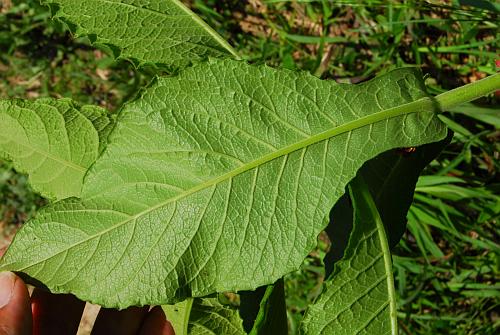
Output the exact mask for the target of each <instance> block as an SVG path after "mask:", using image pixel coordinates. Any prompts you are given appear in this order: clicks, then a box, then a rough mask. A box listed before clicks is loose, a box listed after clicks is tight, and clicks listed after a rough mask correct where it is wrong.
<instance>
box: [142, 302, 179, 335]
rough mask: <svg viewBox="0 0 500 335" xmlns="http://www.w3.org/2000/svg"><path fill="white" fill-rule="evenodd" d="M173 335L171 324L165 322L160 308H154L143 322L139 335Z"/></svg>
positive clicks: (165, 319)
mask: <svg viewBox="0 0 500 335" xmlns="http://www.w3.org/2000/svg"><path fill="white" fill-rule="evenodd" d="M146 334H148V335H149V334H152V335H175V332H174V328H173V327H172V324H171V323H170V322H169V321H168V320H167V318H166V316H165V313H164V312H163V310H162V309H161V307H159V306H156V307H154V308H153V309H152V310H151V311H150V312H149V314H148V316H147V317H146V319H145V320H144V323H143V325H142V327H141V332H140V335H146Z"/></svg>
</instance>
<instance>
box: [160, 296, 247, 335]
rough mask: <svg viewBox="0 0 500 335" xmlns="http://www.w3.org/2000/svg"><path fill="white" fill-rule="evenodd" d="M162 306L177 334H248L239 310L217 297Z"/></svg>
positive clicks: (191, 299)
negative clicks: (244, 328)
mask: <svg viewBox="0 0 500 335" xmlns="http://www.w3.org/2000/svg"><path fill="white" fill-rule="evenodd" d="M162 307H163V310H164V311H165V313H166V314H167V318H168V320H169V322H170V323H171V324H172V326H173V327H174V330H175V334H176V335H212V334H224V335H226V334H227V335H244V334H246V333H245V331H244V330H243V321H242V320H241V318H240V316H239V314H238V310H236V309H235V308H231V307H228V306H224V305H222V304H221V303H219V301H217V299H216V298H203V299H200V298H194V299H193V298H190V299H187V300H185V301H183V302H180V303H178V304H175V305H164V306H162Z"/></svg>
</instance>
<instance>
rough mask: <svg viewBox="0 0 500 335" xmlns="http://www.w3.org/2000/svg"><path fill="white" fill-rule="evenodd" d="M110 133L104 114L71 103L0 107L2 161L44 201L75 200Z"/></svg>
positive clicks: (0, 104) (20, 102)
mask: <svg viewBox="0 0 500 335" xmlns="http://www.w3.org/2000/svg"><path fill="white" fill-rule="evenodd" d="M111 128H112V122H111V119H110V118H109V117H107V116H106V111H105V110H103V109H102V108H99V107H94V106H83V107H80V106H78V105H77V104H75V103H73V102H72V101H71V100H69V99H60V100H53V99H38V100H35V101H24V100H9V101H6V100H4V101H0V129H1V131H0V157H4V158H7V159H9V160H12V161H13V163H14V167H15V168H16V169H17V170H18V171H21V172H25V173H28V174H29V177H30V183H31V185H32V186H33V188H34V189H35V190H36V191H38V192H39V193H41V194H42V195H43V196H45V197H47V198H50V199H65V198H69V197H74V196H79V195H80V192H81V188H82V184H83V177H84V176H85V173H86V172H87V170H88V168H89V167H90V165H91V164H92V163H94V161H95V160H96V159H97V157H98V155H99V153H100V152H101V151H103V150H104V147H105V142H106V137H107V135H108V133H109V131H110V130H111Z"/></svg>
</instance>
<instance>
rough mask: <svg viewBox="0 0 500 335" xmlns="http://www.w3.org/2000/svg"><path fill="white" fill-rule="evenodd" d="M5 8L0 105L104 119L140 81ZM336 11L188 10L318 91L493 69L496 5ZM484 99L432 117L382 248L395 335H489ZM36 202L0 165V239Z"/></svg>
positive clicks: (491, 300) (456, 82)
mask: <svg viewBox="0 0 500 335" xmlns="http://www.w3.org/2000/svg"><path fill="white" fill-rule="evenodd" d="M12 2H13V5H12V7H10V8H8V9H6V8H5V7H3V8H0V98H6V97H23V98H25V97H28V98H36V97H45V96H51V97H71V98H73V99H75V100H77V101H79V102H81V103H88V104H97V105H100V106H103V107H106V108H108V109H110V110H111V111H115V110H117V109H118V108H119V107H120V106H121V105H122V104H123V102H125V101H127V100H129V99H131V98H133V97H134V95H135V94H136V92H137V89H138V88H139V87H141V86H143V85H144V84H145V83H147V82H148V81H149V80H150V79H151V77H152V74H151V71H148V70H141V71H139V70H137V69H134V67H133V66H132V65H131V64H129V63H127V62H124V61H121V62H115V61H114V60H113V59H112V58H111V57H110V56H108V55H106V53H104V52H102V51H100V50H95V49H94V48H93V47H92V46H91V45H90V44H89V42H88V41H87V40H86V39H85V38H79V39H76V40H74V39H72V37H71V35H70V34H69V33H68V31H67V30H66V29H65V27H64V26H62V25H61V24H59V23H57V22H54V21H52V20H50V19H48V18H49V13H48V11H47V10H46V9H45V8H43V7H41V6H39V5H38V1H37V0H29V1H12ZM471 2H473V1H471ZM7 3H8V1H4V2H3V4H7ZM336 3H337V4H334V2H332V1H313V2H303V1H302V2H301V1H254V0H252V1H248V2H244V1H240V0H226V1H220V0H193V1H190V4H191V5H192V8H193V9H194V10H195V11H196V12H198V13H199V14H200V15H201V16H202V17H203V18H204V19H205V20H206V21H207V22H209V23H210V25H211V26H213V27H214V28H215V29H216V30H217V31H219V32H220V33H221V34H222V35H223V36H224V37H225V38H227V39H228V40H229V41H230V42H231V43H232V45H233V46H235V47H236V49H237V50H238V51H239V52H240V54H241V55H242V56H244V57H245V58H246V59H247V60H249V61H251V62H254V63H267V64H269V65H272V66H277V67H284V68H290V69H301V70H304V71H309V72H312V73H315V74H316V75H317V76H320V77H322V78H324V79H330V80H337V81H339V82H350V83H357V82H360V81H363V80H366V79H369V78H371V77H373V76H375V75H376V74H380V73H383V72H386V71H389V70H391V69H393V68H395V67H400V66H418V67H421V68H422V70H423V71H424V73H426V74H427V83H428V85H429V87H430V91H431V92H432V93H436V94H437V93H440V92H442V91H444V90H447V89H451V88H455V87H457V86H460V85H462V84H466V83H468V82H471V81H474V80H477V79H479V78H482V77H484V76H486V75H489V74H492V73H495V72H496V70H497V69H496V67H495V58H496V59H498V56H497V54H496V52H497V50H499V46H500V45H499V44H500V38H499V37H500V36H499V35H500V33H499V29H498V22H500V21H499V19H498V16H499V8H498V7H499V6H498V4H493V3H492V5H491V6H486V7H487V9H484V8H481V7H473V6H468V7H464V6H462V7H459V6H458V1H433V3H438V4H439V5H431V4H430V3H428V2H424V1H405V2H397V1H379V0H366V1H339V2H336ZM476 3H478V4H483V5H485V2H481V3H480V2H477V1H476ZM347 4H350V5H351V6H347ZM486 5H487V4H486ZM495 6H496V7H495ZM498 99H499V98H498V97H496V98H495V97H488V98H484V99H482V100H481V101H480V103H481V106H479V107H478V106H477V105H472V104H468V105H465V106H461V107H459V108H456V109H454V110H453V111H452V112H451V113H447V114H446V115H445V116H444V119H443V120H444V121H445V122H447V123H448V125H449V126H450V128H452V129H453V130H454V131H455V136H454V138H453V141H452V143H451V145H449V146H448V147H447V148H446V149H445V151H444V152H443V153H442V155H441V156H440V157H439V158H438V159H437V160H435V161H434V162H433V163H432V164H431V165H430V166H429V167H428V168H427V170H426V171H425V175H426V177H424V178H422V179H421V180H420V183H419V186H418V189H417V193H416V196H415V202H414V204H413V206H412V208H411V211H410V213H409V216H408V218H409V221H408V230H407V233H406V234H405V236H404V238H403V240H402V241H401V243H400V244H399V245H398V246H397V247H396V248H395V250H394V254H395V256H394V269H395V279H396V288H397V291H398V294H399V301H398V302H399V317H400V319H399V324H400V327H401V331H402V333H403V334H495V333H497V332H498V329H499V328H500V317H499V315H498V310H499V307H500V304H499V301H500V299H499V298H500V297H499V295H500V294H499V292H500V290H499V289H500V287H499V286H498V284H497V282H498V279H499V271H498V270H499V269H498V268H499V265H500V255H499V252H500V247H499V245H498V242H497V241H499V240H500V239H499V229H498V220H500V218H499V213H500V198H499V196H498V195H499V194H500V141H499V139H500V131H499V127H500V116H499V115H500V113H499V110H500V107H499V100H498ZM43 204H44V200H43V199H41V198H40V197H38V196H37V195H35V194H33V192H32V191H30V189H29V185H27V183H26V177H25V176H22V175H19V174H16V173H15V172H14V171H13V170H12V168H11V166H10V165H9V164H8V163H6V162H3V163H1V164H0V223H1V225H2V227H5V228H6V229H4V232H7V233H9V232H12V231H15V229H16V227H18V225H19V224H22V223H23V222H24V221H25V220H26V219H28V218H29V217H31V216H32V215H33V213H34V211H35V209H36V208H38V207H39V206H41V205H43ZM330 247H331V246H330V243H329V241H328V239H327V238H326V237H324V236H323V235H322V236H321V237H320V239H319V244H318V248H317V249H316V250H315V251H313V252H312V253H311V254H310V255H309V257H308V258H307V259H306V261H305V262H304V265H303V267H302V269H301V270H300V271H297V272H295V273H292V274H290V275H288V276H287V278H286V281H285V288H286V293H287V305H288V316H289V322H290V325H291V329H292V333H295V331H296V329H297V325H298V323H299V322H300V319H301V317H302V314H303V313H304V310H305V308H306V306H307V304H308V303H310V302H312V301H314V299H315V298H316V297H317V296H318V294H319V293H320V292H321V283H322V280H323V278H324V269H323V265H322V258H323V256H324V255H325V253H326V252H327V251H328V249H329V248H330Z"/></svg>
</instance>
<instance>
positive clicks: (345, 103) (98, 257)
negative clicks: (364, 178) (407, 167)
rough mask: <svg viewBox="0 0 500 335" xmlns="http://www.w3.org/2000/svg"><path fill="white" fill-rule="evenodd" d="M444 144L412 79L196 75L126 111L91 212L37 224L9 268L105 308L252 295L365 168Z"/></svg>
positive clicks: (93, 191)
mask: <svg viewBox="0 0 500 335" xmlns="http://www.w3.org/2000/svg"><path fill="white" fill-rule="evenodd" d="M445 135H446V128H445V126H444V125H443V124H442V123H441V122H440V121H439V120H438V119H437V117H436V114H435V107H434V103H433V100H432V99H430V98H428V97H427V95H426V92H425V87H424V85H423V82H422V79H421V77H420V74H419V73H418V72H416V70H414V69H402V70H397V71H394V72H391V73H389V74H388V75H385V76H383V77H380V78H377V79H374V80H372V81H370V82H368V83H365V84H362V85H356V86H354V85H342V84H336V83H335V82H331V81H322V80H319V79H317V78H315V77H313V76H311V75H309V74H306V73H295V72H291V71H288V70H274V69H271V68H269V67H266V66H251V65H247V64H245V63H244V62H239V61H232V60H225V61H218V60H217V61H216V60H213V61H211V62H208V63H203V64H199V65H196V66H194V67H192V68H188V69H186V70H185V71H182V72H181V73H180V74H179V75H178V76H176V77H169V78H159V79H158V80H157V82H156V83H155V84H154V85H153V86H152V87H150V88H149V89H147V90H146V91H145V93H144V95H143V96H142V97H141V98H139V99H137V100H136V101H135V102H132V103H130V104H128V105H127V106H126V107H125V108H124V110H122V112H121V114H120V117H119V120H118V121H117V125H116V127H115V129H114V131H113V133H112V134H111V135H110V139H109V142H110V144H109V145H108V147H107V149H106V151H105V152H104V153H103V155H102V156H101V157H100V158H99V160H98V161H97V162H96V164H94V165H93V167H92V169H91V170H90V172H89V174H88V175H87V177H86V180H85V184H84V189H83V192H82V199H81V200H75V199H71V200H65V201H62V202H59V203H57V204H55V205H53V206H51V207H49V208H46V209H45V210H43V211H42V212H40V213H39V215H38V217H37V218H36V219H35V220H34V221H32V222H31V223H30V224H28V225H26V226H25V227H24V228H23V229H22V230H21V231H20V232H19V233H18V235H17V237H16V240H15V242H14V244H13V245H12V246H11V248H10V249H9V251H8V252H7V254H6V256H5V257H4V259H3V261H2V265H1V266H0V269H2V270H3V269H9V270H15V271H20V272H24V273H25V274H27V275H28V276H31V277H34V278H36V279H37V280H39V281H40V282H42V283H44V284H45V285H47V286H48V287H49V288H50V289H51V290H53V291H55V292H72V293H74V294H76V295H78V296H79V297H80V298H82V299H84V300H89V301H93V302H96V303H99V304H101V305H104V306H108V307H126V306H130V305H144V304H165V303H174V302H176V301H179V300H181V299H183V298H185V297H189V296H195V297H199V296H205V295H207V294H210V293H213V292H222V291H239V290H252V289H254V288H255V287H258V286H262V285H266V284H269V283H273V282H275V281H276V280H277V279H278V278H281V277H282V276H283V275H284V274H286V273H288V272H290V271H293V270H295V269H297V268H298V267H299V266H300V264H301V262H302V260H303V259H304V258H305V257H306V255H307V254H308V252H309V251H310V250H311V249H312V248H313V247H314V246H315V244H316V237H317V235H318V234H319V232H320V231H321V230H322V229H324V227H325V225H326V223H327V216H328V212H329V210H330V208H331V207H332V205H333V204H334V203H335V202H336V201H337V200H338V199H339V197H340V196H341V195H342V194H343V193H344V188H345V186H346V184H347V183H348V182H349V181H350V180H351V179H352V178H353V177H354V176H355V175H356V171H357V170H358V169H359V168H360V167H361V165H362V164H363V163H364V162H365V161H367V160H369V159H371V158H373V157H375V156H376V155H378V154H380V153H381V152H384V151H386V150H389V149H392V148H394V147H407V146H416V145H420V144H423V143H427V142H431V141H437V140H440V139H442V138H443V137H444V136H445Z"/></svg>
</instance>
